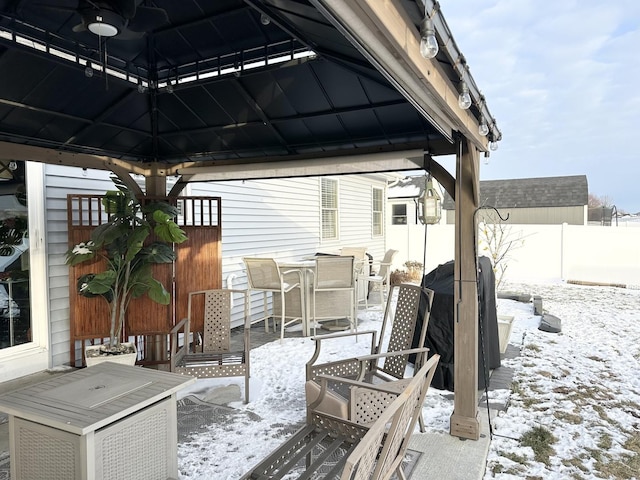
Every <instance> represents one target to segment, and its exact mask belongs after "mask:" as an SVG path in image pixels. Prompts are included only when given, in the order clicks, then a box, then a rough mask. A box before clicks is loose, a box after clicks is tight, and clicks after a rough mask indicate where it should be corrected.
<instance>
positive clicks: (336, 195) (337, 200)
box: [320, 177, 340, 242]
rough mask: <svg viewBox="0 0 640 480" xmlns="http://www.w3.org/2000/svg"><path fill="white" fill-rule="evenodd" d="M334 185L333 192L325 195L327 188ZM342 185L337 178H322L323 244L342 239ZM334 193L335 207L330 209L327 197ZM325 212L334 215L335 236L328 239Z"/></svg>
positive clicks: (321, 228) (321, 239)
mask: <svg viewBox="0 0 640 480" xmlns="http://www.w3.org/2000/svg"><path fill="white" fill-rule="evenodd" d="M328 185H332V186H333V187H332V188H333V192H326V194H325V186H328ZM339 189H340V185H339V183H338V180H337V179H335V178H326V177H321V178H320V241H321V242H330V241H335V240H339V239H340V192H339ZM329 193H332V194H333V196H334V202H333V203H334V206H332V207H329V206H325V197H326V196H328V195H329ZM325 212H332V213H333V215H332V216H333V223H334V225H333V228H332V230H333V231H334V236H331V237H326V236H325Z"/></svg>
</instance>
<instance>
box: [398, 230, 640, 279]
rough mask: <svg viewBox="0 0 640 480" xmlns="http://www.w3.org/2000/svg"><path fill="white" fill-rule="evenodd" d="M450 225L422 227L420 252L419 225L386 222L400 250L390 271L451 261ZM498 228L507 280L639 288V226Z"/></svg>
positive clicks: (482, 247)
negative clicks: (408, 264) (410, 262)
mask: <svg viewBox="0 0 640 480" xmlns="http://www.w3.org/2000/svg"><path fill="white" fill-rule="evenodd" d="M487 227H488V228H491V227H492V226H491V225H488V226H487ZM454 228H455V226H454V225H429V226H427V229H426V238H427V249H426V252H425V251H424V249H423V246H424V239H425V227H424V226H422V225H388V226H387V246H388V248H395V249H398V250H399V253H398V254H397V255H396V258H395V260H394V265H393V269H394V270H395V269H402V266H403V264H404V262H406V261H407V260H413V261H419V262H421V263H424V264H425V266H426V267H425V271H426V272H430V271H431V270H432V269H433V268H435V267H436V266H438V265H439V264H441V263H445V262H448V261H450V260H453V258H454ZM482 228H483V225H482V224H481V225H480V226H479V232H478V244H479V248H478V255H485V256H487V257H491V253H492V250H489V249H487V246H486V242H485V241H484V240H485V239H486V235H485V234H483V233H482ZM496 228H498V226H496ZM502 232H503V234H504V237H503V238H504V239H505V241H504V242H503V245H509V244H510V247H509V248H508V250H507V254H506V257H505V258H504V259H503V260H502V262H503V263H502V264H503V265H506V266H507V269H506V272H505V277H504V280H505V281H507V282H513V281H523V280H529V281H530V280H536V279H540V280H542V279H545V280H549V279H561V280H565V281H578V282H593V283H598V284H619V285H626V286H629V287H635V288H640V228H624V227H600V226H586V225H584V226H583V225H567V224H563V225H503V226H502ZM493 251H495V248H493ZM503 251H504V248H503ZM425 253H426V260H425V261H423V255H425Z"/></svg>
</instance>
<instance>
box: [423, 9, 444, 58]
mask: <svg viewBox="0 0 640 480" xmlns="http://www.w3.org/2000/svg"><path fill="white" fill-rule="evenodd" d="M439 49H440V47H439V46H438V39H437V38H436V30H435V28H434V27H433V20H431V18H430V17H425V19H424V20H422V23H421V24H420V55H422V56H423V57H424V58H427V59H429V58H433V57H435V56H436V55H437V54H438V50H439Z"/></svg>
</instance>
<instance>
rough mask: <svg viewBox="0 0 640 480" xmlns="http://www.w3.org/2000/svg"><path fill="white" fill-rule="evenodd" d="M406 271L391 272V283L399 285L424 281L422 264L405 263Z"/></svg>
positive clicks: (411, 261) (412, 261) (410, 261)
mask: <svg viewBox="0 0 640 480" xmlns="http://www.w3.org/2000/svg"><path fill="white" fill-rule="evenodd" d="M404 268H405V269H404V270H394V271H393V272H391V275H390V281H391V284H392V285H397V284H399V283H417V284H419V283H420V281H421V280H422V263H420V262H416V261H414V260H408V261H406V262H404Z"/></svg>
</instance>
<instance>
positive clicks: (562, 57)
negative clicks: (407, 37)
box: [440, 0, 640, 213]
mask: <svg viewBox="0 0 640 480" xmlns="http://www.w3.org/2000/svg"><path fill="white" fill-rule="evenodd" d="M440 7H441V10H442V13H443V15H444V17H445V19H446V21H447V23H448V24H449V28H450V29H451V32H452V34H453V37H454V39H455V41H456V43H457V44H458V47H459V48H460V50H461V51H462V53H463V54H464V55H465V57H466V59H467V63H468V65H469V67H470V71H471V74H472V75H473V77H474V79H475V81H476V84H477V85H478V87H479V88H480V90H481V91H482V93H483V94H484V95H485V96H486V98H487V105H488V106H489V110H490V111H491V113H492V114H493V116H494V117H495V118H496V120H497V122H498V126H499V128H500V130H501V131H502V134H503V140H502V141H501V142H500V143H499V149H498V150H497V151H495V152H492V153H491V157H490V159H489V163H488V164H484V163H482V164H481V167H480V171H481V174H480V178H481V179H482V180H493V179H508V178H528V177H550V176H558V175H586V176H587V180H588V183H589V193H592V194H594V195H597V196H599V197H604V196H606V197H609V198H610V199H611V200H612V202H613V204H614V205H616V207H617V208H618V210H619V211H620V210H625V211H627V212H632V213H635V212H640V93H639V89H640V1H638V0H610V1H607V2H602V1H595V0H556V1H552V2H540V1H533V0H441V1H440Z"/></svg>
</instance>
